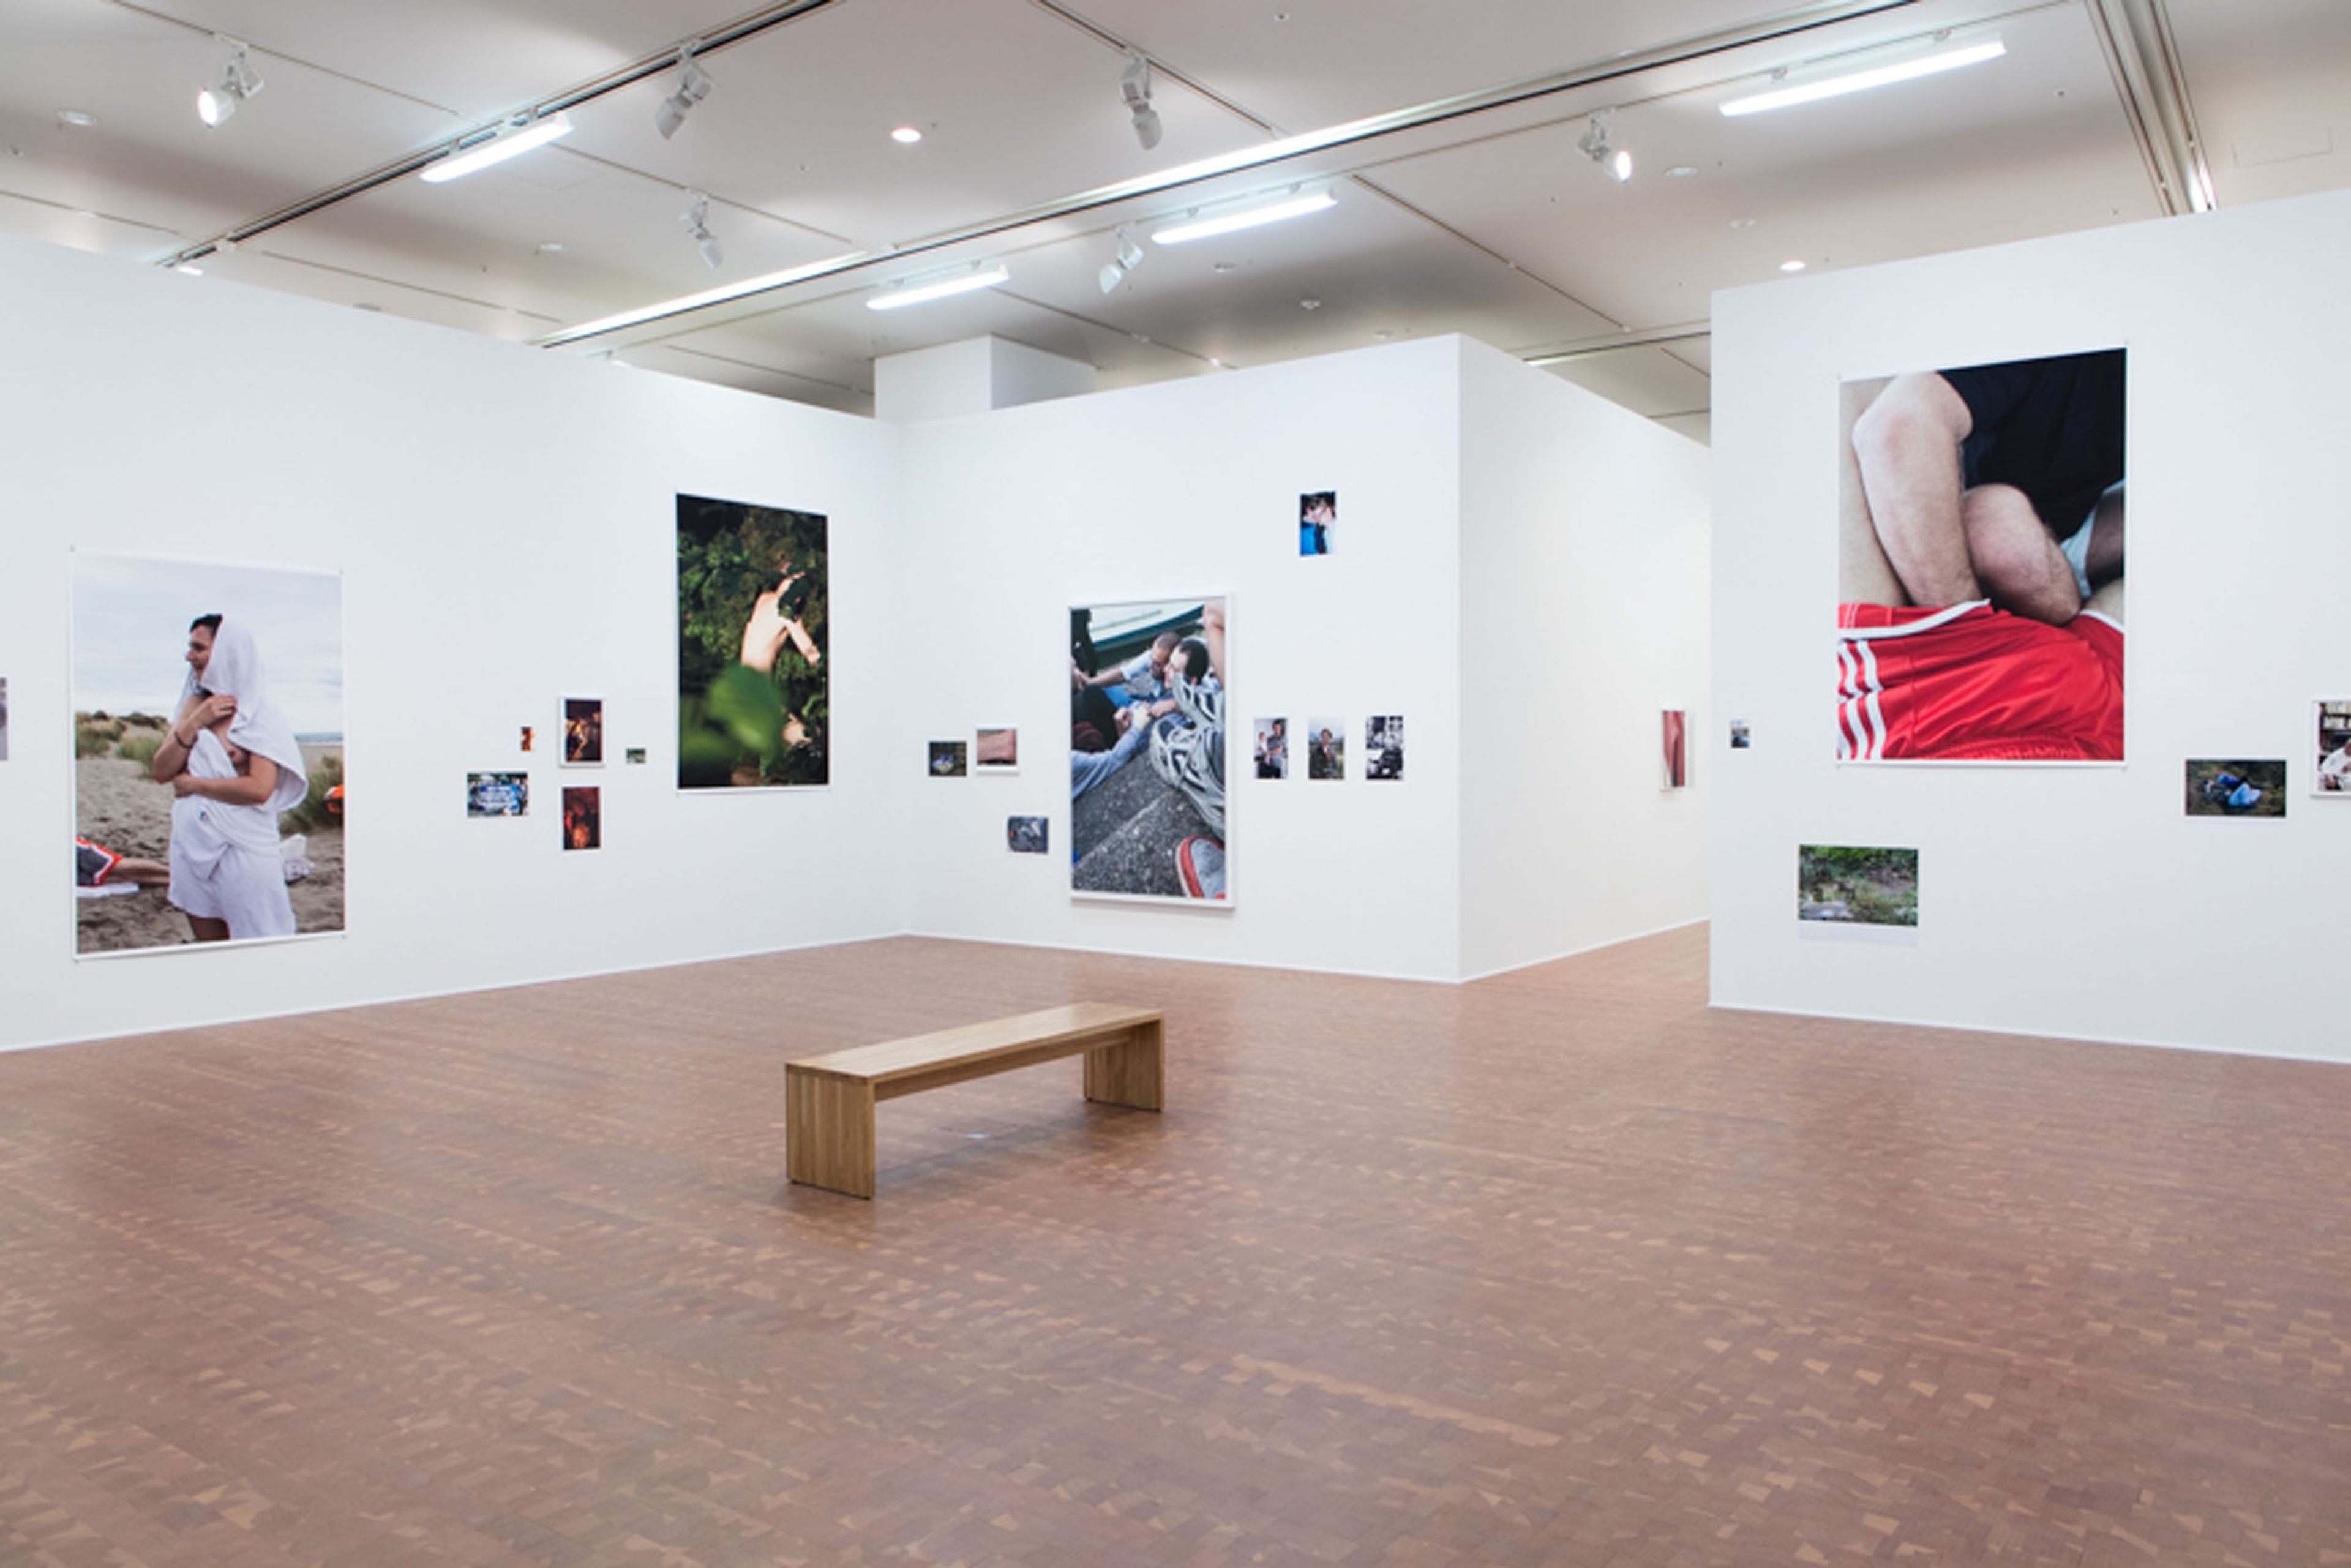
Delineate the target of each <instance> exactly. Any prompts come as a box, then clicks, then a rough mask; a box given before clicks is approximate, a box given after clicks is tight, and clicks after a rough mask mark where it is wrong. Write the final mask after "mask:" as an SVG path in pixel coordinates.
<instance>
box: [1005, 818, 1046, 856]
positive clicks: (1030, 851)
mask: <svg viewBox="0 0 2351 1568" xmlns="http://www.w3.org/2000/svg"><path fill="white" fill-rule="evenodd" d="M1048 831H1049V824H1048V822H1047V820H1046V819H1045V818H1043V817H1007V818H1005V819H1004V847H1005V848H1007V849H1008V850H1010V851H1011V852H1013V853H1014V854H1016V855H1041V854H1043V853H1044V852H1045V841H1046V838H1047V834H1048Z"/></svg>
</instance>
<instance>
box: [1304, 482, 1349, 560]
mask: <svg viewBox="0 0 2351 1568" xmlns="http://www.w3.org/2000/svg"><path fill="white" fill-rule="evenodd" d="M1338 523H1339V492H1338V491H1336V490H1313V491H1310V492H1308V493H1307V494H1305V495H1303V496H1301V497H1298V553H1299V554H1300V555H1329V554H1330V553H1331V530H1332V528H1336V527H1337V526H1338Z"/></svg>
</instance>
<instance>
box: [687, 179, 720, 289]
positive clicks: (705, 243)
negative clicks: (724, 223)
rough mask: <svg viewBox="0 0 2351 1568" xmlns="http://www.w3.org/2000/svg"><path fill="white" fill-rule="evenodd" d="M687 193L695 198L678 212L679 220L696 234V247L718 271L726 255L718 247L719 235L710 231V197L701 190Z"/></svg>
mask: <svg viewBox="0 0 2351 1568" xmlns="http://www.w3.org/2000/svg"><path fill="white" fill-rule="evenodd" d="M687 194H689V195H691V196H692V197H693V198H694V199H693V200H692V201H691V202H688V203H687V204H686V208H685V211H684V212H682V213H680V214H677V221H678V222H679V223H680V224H682V225H684V227H685V232H686V233H687V234H689V235H693V236H694V245H695V249H697V250H699V251H701V252H702V259H703V262H704V264H705V266H707V267H709V268H710V270H711V271H713V272H716V271H717V270H718V267H719V264H720V263H721V262H723V261H725V260H726V252H724V251H722V250H720V249H719V248H718V236H717V235H714V234H712V233H711V232H710V198H709V197H708V196H705V195H704V194H703V193H701V192H700V191H691V192H688V193H687Z"/></svg>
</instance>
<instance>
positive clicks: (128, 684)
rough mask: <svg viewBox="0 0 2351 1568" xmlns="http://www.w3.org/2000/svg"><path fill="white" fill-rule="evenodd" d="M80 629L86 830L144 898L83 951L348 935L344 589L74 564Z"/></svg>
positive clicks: (96, 917) (128, 900) (77, 661)
mask: <svg viewBox="0 0 2351 1568" xmlns="http://www.w3.org/2000/svg"><path fill="white" fill-rule="evenodd" d="M72 625H73V664H72V669H73V700H72V705H71V706H72V711H73V725H74V737H73V738H74V751H73V755H74V831H75V834H76V835H77V836H78V837H79V838H81V839H84V840H87V841H89V843H91V844H92V845H95V846H103V849H102V851H101V852H102V853H103V854H106V855H111V856H114V857H116V858H117V860H118V861H119V862H120V863H119V865H118V866H117V868H116V869H115V871H114V872H113V873H110V875H109V877H108V878H107V880H108V881H109V882H111V883H116V884H118V885H119V884H122V883H126V882H128V883H130V884H131V885H134V886H137V887H139V888H141V892H140V893H139V894H137V895H135V896H129V897H119V898H107V899H102V900H77V904H76V920H77V930H76V940H75V948H76V951H77V952H78V953H82V954H97V953H122V952H137V951H143V950H147V949H152V948H156V947H176V946H187V945H191V944H196V943H214V942H242V941H250V940H258V939H264V938H273V937H285V936H311V935H316V934H319V933H325V932H336V931H340V930H341V929H342V928H343V831H342V827H343V818H342V807H343V792H342V784H343V584H342V579H341V577H340V575H338V574H336V573H334V572H317V571H288V570H278V569H276V568H270V567H253V566H225V565H219V564H215V563H212V562H206V561H185V560H164V559H154V558H151V557H143V556H118V555H98V554H89V553H77V554H76V555H75V556H74V558H73V617H72ZM151 873H152V874H151Z"/></svg>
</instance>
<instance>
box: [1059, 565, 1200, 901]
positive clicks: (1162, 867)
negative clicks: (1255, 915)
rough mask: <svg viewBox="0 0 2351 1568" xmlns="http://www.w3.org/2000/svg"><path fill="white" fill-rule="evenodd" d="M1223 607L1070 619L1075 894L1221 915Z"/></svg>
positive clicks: (1157, 605) (1181, 603) (1137, 605)
mask: <svg viewBox="0 0 2351 1568" xmlns="http://www.w3.org/2000/svg"><path fill="white" fill-rule="evenodd" d="M1226 618H1227V604H1226V601H1225V599H1224V598H1223V597H1222V596H1221V595H1207V596H1200V597H1194V598H1188V599H1185V598H1171V599H1153V600H1142V601H1123V602H1108V603H1096V604H1084V605H1079V606H1077V607H1075V608H1073V609H1071V612H1070V857H1071V859H1070V890H1071V894H1073V895H1075V896H1078V897H1081V898H1118V899H1155V900H1166V901H1172V902H1175V903H1183V904H1193V903H1205V904H1210V905H1213V906H1216V907H1219V908H1225V907H1230V904H1231V894H1230V887H1229V879H1228V873H1227V865H1226V851H1227V842H1226V815H1225V781H1226V779H1227V777H1228V774H1227V770H1226V761H1225V758H1226V747H1225V694H1226V692H1227V691H1228V689H1229V687H1230V685H1231V679H1232V671H1231V668H1230V666H1229V664H1228V663H1227V660H1228V643H1227V641H1226V635H1225V633H1226Z"/></svg>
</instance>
